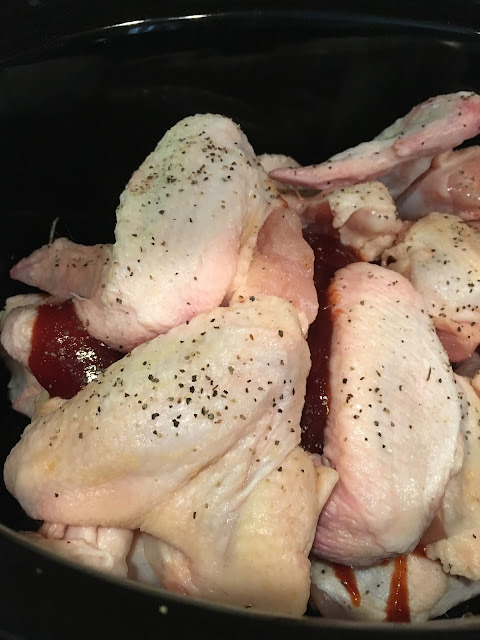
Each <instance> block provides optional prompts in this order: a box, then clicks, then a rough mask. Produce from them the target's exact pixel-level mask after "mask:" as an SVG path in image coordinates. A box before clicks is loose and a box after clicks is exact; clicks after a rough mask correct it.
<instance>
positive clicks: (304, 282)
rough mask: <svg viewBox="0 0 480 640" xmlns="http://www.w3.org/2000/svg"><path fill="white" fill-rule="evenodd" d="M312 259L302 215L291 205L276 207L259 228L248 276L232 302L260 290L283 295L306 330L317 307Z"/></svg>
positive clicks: (255, 293) (314, 316) (313, 317)
mask: <svg viewBox="0 0 480 640" xmlns="http://www.w3.org/2000/svg"><path fill="white" fill-rule="evenodd" d="M313 261H314V255H313V250H312V248H311V247H310V246H309V245H308V243H307V242H306V241H305V239H304V238H303V235H302V223H301V221H300V218H299V217H298V216H297V214H296V213H294V212H293V211H291V210H290V209H277V210H276V211H274V212H273V213H271V214H270V215H269V216H268V218H267V220H266V221H265V223H264V224H263V226H262V228H261V229H260V231H259V234H258V239H257V244H256V245H255V250H254V253H253V257H252V261H251V263H250V267H249V269H248V272H247V274H246V277H245V280H244V281H243V282H242V283H241V285H240V287H239V288H238V289H237V290H236V291H235V292H234V293H233V295H232V298H231V301H230V303H231V304H232V303H234V302H236V301H242V300H245V299H247V298H249V297H250V296H252V295H254V296H255V295H258V294H265V295H275V296H278V297H280V298H283V299H284V300H287V301H288V302H291V303H292V304H293V306H294V307H295V308H296V310H297V312H298V314H299V317H300V322H301V324H302V328H303V331H304V333H305V334H306V333H307V331H308V327H309V325H310V324H311V323H312V322H313V321H314V320H315V318H316V315H317V311H318V297H317V292H316V289H315V284H314V282H313Z"/></svg>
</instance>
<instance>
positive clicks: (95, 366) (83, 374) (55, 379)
mask: <svg viewBox="0 0 480 640" xmlns="http://www.w3.org/2000/svg"><path fill="white" fill-rule="evenodd" d="M123 355H124V354H123V353H120V352H119V351H115V350H114V349H110V347H108V346H107V345H106V344H104V343H103V342H100V341H99V340H97V339H96V338H93V337H92V336H91V335H90V334H89V333H88V331H87V330H86V328H85V327H84V326H83V325H82V323H81V322H80V319H79V317H78V316H77V314H76V312H75V308H74V306H73V303H72V302H64V303H62V304H42V305H40V306H39V307H38V312H37V318H36V321H35V324H34V325H33V331H32V349H31V352H30V357H29V360H28V366H29V369H30V371H31V372H32V373H33V375H34V376H35V378H36V379H37V380H38V382H39V383H40V384H41V385H42V387H44V388H45V389H46V390H47V391H48V392H49V394H50V396H52V397H53V396H58V397H60V398H66V399H68V398H73V396H75V395H76V394H77V393H78V392H79V391H80V389H82V388H83V387H84V386H85V385H87V384H88V383H89V382H91V381H92V380H94V379H95V378H97V377H98V376H99V374H100V373H101V372H102V371H104V370H105V369H106V368H107V367H109V366H110V365H111V364H113V363H114V362H116V361H117V360H119V359H120V358H122V357H123Z"/></svg>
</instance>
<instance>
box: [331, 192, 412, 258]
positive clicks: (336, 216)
mask: <svg viewBox="0 0 480 640" xmlns="http://www.w3.org/2000/svg"><path fill="white" fill-rule="evenodd" d="M326 198H327V200H328V203H329V205H330V209H331V212H332V215H333V228H334V229H338V231H339V234H340V241H341V243H342V244H343V245H345V246H347V247H351V248H352V249H355V250H356V251H357V252H358V254H359V256H360V257H361V258H362V259H363V260H365V261H367V262H371V261H373V260H376V259H377V258H378V257H379V256H381V254H382V253H383V251H384V250H385V249H387V248H390V247H391V246H392V245H393V243H394V242H395V239H396V238H397V235H398V233H399V232H400V230H401V228H402V222H401V221H400V220H399V219H398V218H397V210H396V207H395V203H394V202H393V200H392V198H391V196H390V194H389V193H388V190H387V188H386V187H385V186H384V185H383V184H381V183H380V182H365V183H363V184H357V185H355V186H353V187H345V188H344V189H337V190H336V191H333V192H331V193H329V194H328V195H327V196H326Z"/></svg>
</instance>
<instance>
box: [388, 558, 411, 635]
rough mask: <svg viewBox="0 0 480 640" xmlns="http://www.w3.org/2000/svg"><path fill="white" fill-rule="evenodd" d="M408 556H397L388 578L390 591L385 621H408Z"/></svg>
mask: <svg viewBox="0 0 480 640" xmlns="http://www.w3.org/2000/svg"><path fill="white" fill-rule="evenodd" d="M407 568H408V557H407V556H405V555H404V556H397V557H396V558H395V564H394V567H393V573H392V578H391V580H390V593H389V595H388V600H387V606H386V608H385V620H387V622H410V607H409V605H408V573H407Z"/></svg>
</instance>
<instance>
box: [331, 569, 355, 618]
mask: <svg viewBox="0 0 480 640" xmlns="http://www.w3.org/2000/svg"><path fill="white" fill-rule="evenodd" d="M332 566H333V571H334V573H335V577H336V578H337V580H340V582H341V583H342V584H343V586H344V587H345V589H346V591H347V593H348V595H349V596H350V600H351V601H352V604H353V606H354V607H359V606H360V603H361V601H362V597H361V595H360V590H359V588H358V584H357V579H356V577H355V572H354V571H353V567H347V566H345V565H343V564H337V563H336V562H333V563H332Z"/></svg>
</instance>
